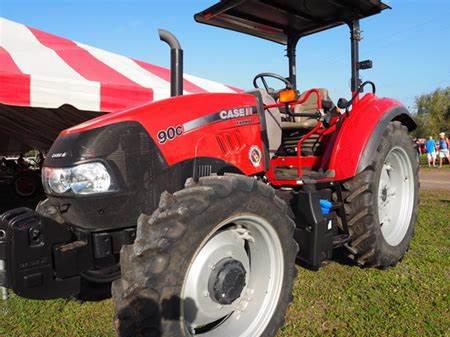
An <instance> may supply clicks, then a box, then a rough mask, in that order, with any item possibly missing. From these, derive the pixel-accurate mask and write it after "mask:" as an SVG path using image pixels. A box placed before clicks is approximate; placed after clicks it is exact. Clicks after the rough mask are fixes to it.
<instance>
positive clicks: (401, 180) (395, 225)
mask: <svg viewBox="0 0 450 337" xmlns="http://www.w3.org/2000/svg"><path fill="white" fill-rule="evenodd" d="M414 194H415V191H414V176H413V169H412V164H411V160H410V159H409V156H408V154H407V153H406V151H405V150H404V149H402V148H401V147H394V148H392V149H391V151H390V152H389V153H388V155H387V156H386V159H385V160H384V163H383V167H382V169H381V175H380V183H379V186H378V218H379V221H380V226H381V233H382V234H383V237H384V239H385V241H386V242H387V243H388V244H389V245H391V246H397V245H398V244H400V242H402V241H403V239H404V237H405V235H406V233H407V232H408V228H409V226H410V223H411V216H412V212H413V207H414V198H415V195H414Z"/></svg>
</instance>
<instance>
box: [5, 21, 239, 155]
mask: <svg viewBox="0 0 450 337" xmlns="http://www.w3.org/2000/svg"><path fill="white" fill-rule="evenodd" d="M155 38H156V35H155ZM167 55H169V53H168V51H167ZM167 57H168V58H169V56H167ZM184 89H185V94H190V93H201V92H237V91H240V90H239V89H236V88H232V87H230V86H227V85H224V84H221V83H217V82H213V81H210V80H207V79H203V78H200V77H196V76H192V75H188V74H185V75H184ZM169 96H170V70H168V69H166V68H163V67H159V66H156V65H153V64H149V63H146V62H142V61H138V60H135V59H132V58H128V57H125V56H122V55H118V54H114V53H111V52H108V51H105V50H102V49H98V48H95V47H92V46H88V45H85V44H83V43H79V42H76V41H72V40H69V39H66V38H62V37H59V36H56V35H52V34H49V33H46V32H43V31H41V30H38V29H35V28H31V27H28V26H25V25H23V24H20V23H17V22H13V21H11V20H8V19H5V18H1V17H0V133H2V135H0V139H2V142H0V154H4V153H5V151H6V152H11V150H8V148H9V149H17V146H16V145H17V144H12V142H11V141H10V142H9V144H10V145H9V147H8V148H6V146H7V144H8V142H6V141H4V139H5V137H6V136H10V137H12V138H13V139H14V140H15V141H16V142H21V143H22V144H24V146H23V147H35V148H40V149H45V148H48V147H49V146H50V145H51V143H52V141H53V139H54V138H55V137H56V135H57V134H58V133H59V132H60V131H61V130H62V129H65V128H67V127H70V126H73V125H75V124H77V123H80V122H82V121H85V120H87V119H89V118H92V117H93V116H96V115H99V114H100V113H107V112H113V111H117V110H120V109H123V108H127V107H130V106H133V105H138V104H142V103H146V102H149V101H152V100H159V99H163V98H168V97H169ZM14 151H16V150H14Z"/></svg>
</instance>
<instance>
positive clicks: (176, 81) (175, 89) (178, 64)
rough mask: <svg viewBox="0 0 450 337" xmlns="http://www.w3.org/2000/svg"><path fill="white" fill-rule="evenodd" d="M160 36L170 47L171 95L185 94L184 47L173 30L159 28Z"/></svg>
mask: <svg viewBox="0 0 450 337" xmlns="http://www.w3.org/2000/svg"><path fill="white" fill-rule="evenodd" d="M158 32H159V38H160V39H161V41H164V42H166V43H167V44H168V45H169V47H170V95H171V96H172V97H173V96H181V95H183V49H181V45H180V42H179V41H178V40H177V38H176V37H175V35H173V34H172V33H171V32H169V31H167V30H164V29H159V30H158Z"/></svg>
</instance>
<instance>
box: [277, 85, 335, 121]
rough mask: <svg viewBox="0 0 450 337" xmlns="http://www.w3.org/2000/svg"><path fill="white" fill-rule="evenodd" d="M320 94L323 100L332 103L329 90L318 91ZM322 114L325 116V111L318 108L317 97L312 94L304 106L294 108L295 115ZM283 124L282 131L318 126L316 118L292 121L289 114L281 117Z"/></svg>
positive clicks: (303, 94) (295, 118) (321, 89)
mask: <svg viewBox="0 0 450 337" xmlns="http://www.w3.org/2000/svg"><path fill="white" fill-rule="evenodd" d="M318 90H319V92H320V96H321V99H322V100H325V101H330V102H331V99H330V96H329V95H328V90H327V89H324V88H320V89H318ZM305 94H306V92H304V93H302V94H301V95H300V97H299V100H300V99H302V98H303V97H305ZM317 112H319V113H321V114H323V113H324V111H323V109H322V110H320V109H318V108H317V96H316V95H315V94H314V93H313V94H311V95H310V96H309V97H308V99H307V100H306V101H305V102H303V103H302V104H297V105H296V106H295V108H294V113H317ZM281 118H282V122H281V127H282V129H286V130H289V129H312V128H313V127H315V126H316V125H317V118H315V117H294V118H293V119H294V120H292V116H289V115H288V114H282V115H281Z"/></svg>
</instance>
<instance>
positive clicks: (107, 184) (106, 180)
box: [42, 163, 111, 194]
mask: <svg viewBox="0 0 450 337" xmlns="http://www.w3.org/2000/svg"><path fill="white" fill-rule="evenodd" d="M42 177H43V183H44V186H45V188H46V189H47V190H48V191H49V192H52V193H57V194H62V193H66V192H69V191H72V192H73V193H75V194H94V193H103V192H108V191H110V190H111V176H110V175H109V173H108V170H107V169H106V167H105V166H104V165H103V164H102V163H87V164H81V165H77V166H73V167H67V168H52V167H44V168H43V172H42Z"/></svg>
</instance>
